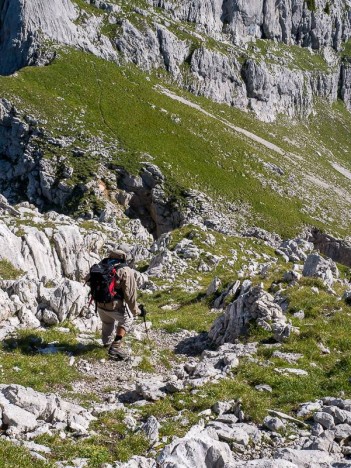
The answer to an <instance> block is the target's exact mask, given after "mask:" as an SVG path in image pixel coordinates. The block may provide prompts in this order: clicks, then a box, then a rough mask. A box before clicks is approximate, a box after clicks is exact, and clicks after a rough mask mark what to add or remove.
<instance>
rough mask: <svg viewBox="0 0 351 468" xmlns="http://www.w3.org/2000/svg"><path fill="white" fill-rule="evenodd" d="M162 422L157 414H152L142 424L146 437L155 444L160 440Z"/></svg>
mask: <svg viewBox="0 0 351 468" xmlns="http://www.w3.org/2000/svg"><path fill="white" fill-rule="evenodd" d="M160 427H161V426H160V424H159V422H158V421H157V419H156V418H155V416H150V417H149V418H148V419H147V421H146V422H145V423H144V424H143V425H142V426H141V430H142V432H144V433H145V436H146V438H147V439H148V440H149V441H150V442H151V443H152V444H153V443H155V442H157V441H158V438H159V434H158V431H159V429H160Z"/></svg>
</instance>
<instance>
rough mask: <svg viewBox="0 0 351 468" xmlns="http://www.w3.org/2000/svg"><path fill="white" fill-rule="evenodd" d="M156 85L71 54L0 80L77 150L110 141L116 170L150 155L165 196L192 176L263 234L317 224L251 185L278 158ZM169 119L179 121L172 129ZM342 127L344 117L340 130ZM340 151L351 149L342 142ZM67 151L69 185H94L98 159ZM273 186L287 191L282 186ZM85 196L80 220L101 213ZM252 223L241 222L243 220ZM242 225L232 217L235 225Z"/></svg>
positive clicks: (76, 198)
mask: <svg viewBox="0 0 351 468" xmlns="http://www.w3.org/2000/svg"><path fill="white" fill-rule="evenodd" d="M83 71H84V72H83ZM159 81H160V80H159V78H157V76H156V75H155V76H153V75H150V76H149V77H148V80H146V79H145V75H144V74H143V73H142V72H140V71H138V70H137V69H136V68H135V67H133V66H130V67H126V68H123V67H119V68H118V67H116V66H115V65H114V64H112V63H108V62H105V61H103V60H100V59H98V58H96V57H93V56H91V55H87V54H84V53H81V52H78V51H73V50H71V51H60V52H59V57H58V59H57V60H56V61H55V62H54V63H53V64H52V65H51V66H50V67H43V68H26V69H23V70H21V71H20V72H19V73H18V74H17V75H16V76H11V77H0V90H1V92H2V95H4V97H7V98H9V99H11V100H13V101H15V102H16V104H17V105H19V106H20V107H21V108H25V109H27V110H28V111H29V112H30V113H32V114H34V115H37V116H39V117H40V118H41V119H42V120H46V121H47V124H46V128H47V130H48V131H50V132H51V133H52V134H53V135H63V136H70V137H71V136H73V137H74V138H75V143H74V144H79V146H83V147H84V145H85V146H86V145H87V144H88V143H87V142H88V140H89V138H90V135H95V136H97V135H98V136H102V137H103V139H104V140H105V142H106V145H108V144H110V143H112V142H113V144H114V145H116V142H117V146H116V149H115V150H113V152H112V153H113V154H112V155H111V158H112V164H113V165H122V166H124V167H126V168H127V169H128V170H129V171H131V172H133V173H135V172H137V171H138V168H139V167H140V164H141V161H143V160H144V154H145V153H148V154H150V155H152V157H153V162H155V163H156V164H158V165H159V166H160V168H161V170H162V171H163V172H164V173H165V175H166V176H167V181H168V190H169V191H170V192H172V193H174V192H178V193H179V194H181V193H182V190H183V189H184V188H186V187H188V186H189V174H193V176H194V177H193V183H192V184H191V186H192V188H198V189H200V190H202V191H205V192H207V193H208V194H209V195H211V196H212V197H213V198H214V199H215V200H220V199H223V200H227V201H230V202H234V203H235V204H236V205H237V206H238V207H239V214H240V210H241V207H242V206H247V207H248V208H250V209H251V215H252V216H253V217H252V218H251V222H252V223H253V222H254V223H255V224H258V225H260V226H262V227H264V228H266V229H269V230H275V231H277V232H279V233H280V234H282V235H284V236H291V235H293V234H295V233H296V232H298V231H299V230H300V229H301V227H302V226H303V225H305V224H318V223H319V222H318V220H316V219H313V218H312V217H310V216H309V215H308V214H306V213H305V212H303V210H302V208H303V205H304V203H303V201H302V200H301V199H300V198H299V197H298V196H288V195H281V194H279V193H277V192H276V191H273V190H270V189H267V188H265V187H264V186H262V185H261V183H260V182H259V180H257V178H256V177H255V174H256V173H258V172H261V170H262V169H261V167H262V163H258V160H257V157H258V156H259V157H260V158H262V159H263V160H266V159H267V157H268V159H270V158H272V157H273V158H276V157H277V156H276V154H275V153H274V154H272V152H270V151H269V150H268V149H267V148H265V147H261V146H260V145H258V144H256V143H253V142H252V141H250V140H247V139H246V138H245V137H243V136H241V135H239V134H236V133H235V132H233V131H228V129H227V128H226V127H225V126H223V123H222V122H221V121H217V120H214V119H211V118H209V117H207V116H206V115H204V114H201V113H199V112H198V111H197V110H195V109H192V108H190V107H188V106H184V105H183V104H181V103H178V102H176V101H174V100H172V99H170V98H168V97H167V96H165V95H162V94H160V93H159V92H158V91H157V90H156V89H155V88H154V86H155V85H156V84H158V83H159ZM178 91H179V90H178ZM184 95H185V96H186V97H187V98H188V99H190V100H193V101H195V102H196V101H198V102H199V103H200V104H201V105H203V106H204V107H205V108H208V109H211V110H213V111H214V113H215V115H217V116H221V115H223V114H221V113H223V112H224V115H223V117H225V114H228V120H229V121H230V122H232V123H234V124H238V125H240V126H243V127H244V128H246V129H248V130H250V129H251V130H254V131H255V133H258V134H260V133H261V134H262V136H263V137H265V138H267V139H268V140H270V141H272V140H274V137H272V136H271V135H270V133H271V131H272V130H273V128H274V133H278V132H279V142H278V143H279V144H281V143H282V139H283V138H282V136H283V135H284V134H285V135H287V136H289V134H290V133H295V131H293V130H294V129H292V130H291V131H290V129H287V128H286V125H285V124H284V125H283V124H282V125H280V124H277V125H274V126H273V125H269V124H263V123H257V121H255V120H254V119H252V117H251V116H249V115H245V114H244V113H242V112H240V111H235V110H231V109H230V108H228V107H227V106H220V105H215V104H212V103H210V101H208V100H206V99H202V98H194V97H193V96H191V95H190V94H187V93H184ZM43 103H44V105H43ZM163 109H164V110H166V111H167V112H164V111H163ZM174 116H177V117H179V118H180V120H178V121H177V122H178V123H177V122H176V121H175V120H174ZM347 118H348V117H347V116H346V115H344V116H343V119H344V120H345V125H346V122H347ZM329 125H330V124H329ZM332 128H334V127H332V126H330V132H332ZM299 129H300V130H301V132H302V135H303V137H304V138H305V136H306V134H307V131H306V129H305V128H303V126H301V125H300V127H299ZM316 135H319V133H316ZM260 136H261V135H260ZM306 140H308V139H307V137H306ZM274 142H275V141H274ZM343 144H344V145H348V144H349V138H348V137H347V138H346V140H344V142H343ZM284 145H285V146H287V149H290V148H289V146H288V145H286V144H283V145H282V146H284ZM51 146H52V145H51ZM51 146H47V147H45V148H44V157H46V158H57V157H58V150H57V148H55V147H54V148H52V147H51ZM70 151H71V148H70V147H68V148H65V149H60V150H59V153H60V154H61V155H62V153H64V155H65V157H66V158H67V160H68V161H69V164H70V165H71V166H72V167H73V168H74V172H73V176H72V179H71V180H69V179H68V180H67V181H66V182H67V183H68V184H71V185H72V184H73V185H74V184H77V183H81V182H84V183H85V182H86V181H88V180H89V179H90V178H92V177H94V176H93V174H94V173H95V172H96V169H97V167H98V164H99V163H102V162H103V161H102V160H101V158H100V156H98V155H92V154H90V153H89V152H88V153H87V154H86V155H85V156H84V165H82V164H81V159H80V158H75V157H73V156H72V154H71V153H70ZM306 162H308V160H307V159H306ZM270 177H273V175H270ZM279 181H280V182H279V183H283V187H282V190H283V191H284V185H285V184H286V183H287V179H286V180H285V179H284V178H283V179H279ZM84 197H85V201H84ZM92 197H93V193H91V194H89V193H86V194H83V193H81V192H80V191H79V190H76V191H75V192H74V193H73V195H72V200H71V201H68V203H67V206H68V208H70V209H71V211H78V212H79V205H80V203H81V204H82V207H81V209H86V208H84V207H86V205H89V203H92V204H93V205H94V207H95V210H96V211H97V212H98V211H99V210H101V209H102V208H103V203H101V200H96V201H94V200H93V198H92ZM89 200H90V201H89ZM99 203H100V204H99ZM100 205H101V206H100ZM316 209H318V208H316ZM251 215H247V216H248V219H250V216H251ZM240 219H241V218H240V216H238V222H239V223H240Z"/></svg>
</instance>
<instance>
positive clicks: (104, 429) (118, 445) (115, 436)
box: [36, 411, 150, 468]
mask: <svg viewBox="0 0 351 468" xmlns="http://www.w3.org/2000/svg"><path fill="white" fill-rule="evenodd" d="M123 421H124V412H123V411H113V412H107V413H102V414H101V415H100V416H99V417H98V419H97V421H95V422H93V423H92V424H91V426H90V427H91V429H93V430H95V431H98V435H96V436H93V437H89V438H88V439H83V440H78V441H75V440H72V439H69V438H68V439H65V440H62V439H60V437H58V436H57V435H55V436H48V435H43V436H40V437H38V438H37V439H36V442H38V443H42V444H45V445H49V446H51V447H52V453H51V454H50V456H49V459H50V461H52V462H54V461H55V460H72V459H74V458H77V457H79V458H88V459H89V463H88V466H89V468H100V467H101V464H102V463H113V462H114V461H116V460H120V461H124V462H126V461H128V460H129V459H130V458H131V457H132V456H133V455H141V454H145V453H146V451H147V450H148V448H149V445H150V444H149V442H148V441H147V440H146V439H145V437H144V436H143V434H142V433H140V432H139V433H133V432H132V431H130V430H129V429H128V428H127V426H126V425H125V424H124V422H123Z"/></svg>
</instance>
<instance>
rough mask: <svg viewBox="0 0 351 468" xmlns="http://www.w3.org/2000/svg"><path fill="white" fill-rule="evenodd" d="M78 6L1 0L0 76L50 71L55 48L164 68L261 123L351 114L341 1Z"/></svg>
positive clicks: (345, 13)
mask: <svg viewBox="0 0 351 468" xmlns="http://www.w3.org/2000/svg"><path fill="white" fill-rule="evenodd" d="M86 4H87V7H88V6H89V9H88V10H85V7H84V3H82V2H81V3H79V7H78V6H77V5H75V4H74V3H73V2H71V1H70V0H55V1H54V2H50V4H47V3H46V2H42V1H40V0H32V1H31V2H21V1H19V0H15V1H11V2H10V1H9V0H4V1H3V2H2V3H1V25H2V26H1V29H0V73H1V74H10V73H13V72H14V71H16V70H18V69H19V68H21V67H23V66H25V65H38V64H45V63H48V62H49V61H50V60H51V59H52V58H53V56H54V54H55V47H54V46H53V43H55V44H57V43H58V44H63V45H70V46H74V47H78V48H81V49H83V50H86V51H89V52H91V53H93V54H95V55H98V56H101V57H103V58H105V59H108V60H112V61H115V62H117V63H121V62H133V63H135V64H137V65H138V66H139V67H141V68H142V69H143V70H146V71H150V70H152V69H158V68H164V69H166V70H167V71H168V72H169V74H170V77H171V78H172V79H173V80H175V81H176V82H177V83H178V84H179V85H181V86H183V87H185V88H186V89H188V90H190V91H191V92H193V93H195V94H199V95H204V96H206V97H208V98H210V99H213V100H215V101H217V102H224V103H227V104H230V105H233V106H236V107H239V108H241V109H250V110H253V111H254V113H255V114H256V115H257V116H258V117H259V118H260V119H262V120H267V121H270V120H274V119H275V117H276V116H277V114H279V113H283V114H288V115H289V116H291V117H294V116H307V115H308V114H309V113H310V112H311V109H312V108H313V99H314V98H315V97H322V98H326V99H328V100H329V101H330V102H334V101H335V100H336V99H337V98H338V97H340V98H341V99H343V100H344V101H345V103H346V105H347V107H348V108H349V107H350V93H349V87H350V85H349V73H348V66H347V64H346V65H345V64H344V63H343V61H342V59H341V55H342V54H343V52H342V50H343V48H344V44H345V43H346V42H347V41H348V40H349V37H350V35H351V13H350V11H351V10H350V6H351V4H350V2H349V0H347V1H341V0H338V1H336V2H332V3H330V2H325V1H324V0H311V1H308V2H306V1H303V0H285V1H283V2H279V4H276V2H273V0H260V1H248V2H242V1H239V0H230V1H219V0H207V1H204V2H203V1H194V2H191V3H189V2H185V1H181V2H174V1H163V0H160V1H153V2H152V1H148V2H145V4H144V7H145V8H143V9H141V8H137V7H135V8H134V7H133V5H132V4H130V5H129V4H128V2H127V3H125V4H123V5H121V6H120V5H117V4H115V3H113V4H112V3H108V2H96V1H86ZM88 4H89V5H88ZM82 6H83V7H82ZM92 6H94V8H92ZM92 12H93V13H92ZM256 40H257V41H259V42H258V43H257V45H256V46H255V45H254V44H255V41H256ZM262 40H264V42H262ZM262 45H264V47H262ZM10 51H11V53H10Z"/></svg>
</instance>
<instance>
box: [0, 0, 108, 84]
mask: <svg viewBox="0 0 351 468" xmlns="http://www.w3.org/2000/svg"><path fill="white" fill-rule="evenodd" d="M78 17H79V11H78V9H77V8H76V7H75V6H74V4H73V3H72V2H71V1H70V0H50V1H47V0H30V1H29V0H2V1H1V2H0V25H1V27H0V74H1V75H9V74H11V73H13V72H15V71H16V70H18V69H20V68H22V67H24V66H26V65H40V64H46V63H48V62H50V60H51V59H52V57H53V55H54V52H53V49H52V47H49V43H48V41H54V42H57V43H59V44H65V45H72V46H75V47H80V48H82V49H84V50H87V51H89V52H91V53H93V54H95V55H98V56H102V57H104V58H106V59H109V60H113V59H116V53H115V51H114V50H113V48H112V46H111V44H110V42H109V40H108V39H107V38H106V37H104V36H101V34H100V32H99V29H100V24H99V19H98V18H96V17H94V18H92V19H91V20H90V21H86V22H85V23H84V24H82V26H79V25H78V24H76V22H77V20H78Z"/></svg>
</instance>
